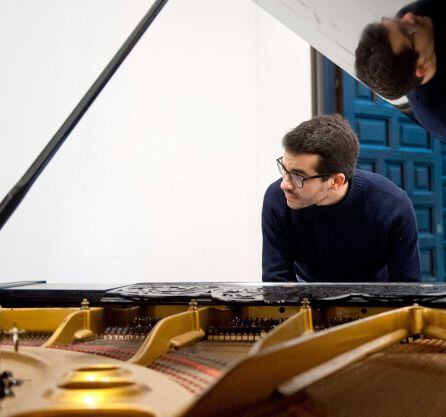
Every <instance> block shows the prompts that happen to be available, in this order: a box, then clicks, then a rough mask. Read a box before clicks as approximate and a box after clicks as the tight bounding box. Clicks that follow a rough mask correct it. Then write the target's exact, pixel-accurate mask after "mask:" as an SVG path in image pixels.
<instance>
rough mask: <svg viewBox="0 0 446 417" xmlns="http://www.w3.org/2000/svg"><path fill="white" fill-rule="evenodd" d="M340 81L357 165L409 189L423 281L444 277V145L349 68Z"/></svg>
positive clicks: (445, 177)
mask: <svg viewBox="0 0 446 417" xmlns="http://www.w3.org/2000/svg"><path fill="white" fill-rule="evenodd" d="M341 83H342V86H341V92H340V97H341V99H342V103H341V106H340V109H342V113H343V114H344V117H345V118H346V119H347V120H348V121H349V122H350V124H351V125H352V127H353V128H354V130H355V131H356V133H357V134H358V137H359V140H360V143H361V149H360V154H359V160H358V167H359V168H361V169H366V170H370V171H373V172H377V173H379V174H381V175H384V176H386V177H387V178H389V179H390V180H391V181H393V182H394V183H395V184H396V185H398V186H399V187H401V188H403V189H404V190H405V191H406V192H407V194H408V195H409V197H410V199H411V200H412V202H413V205H414V208H415V213H416V218H417V224H418V234H419V246H420V257H421V270H422V273H423V280H424V281H443V280H444V276H445V271H444V255H445V254H444V242H443V239H444V234H443V216H444V213H443V207H446V201H444V203H445V204H443V195H446V193H443V192H442V188H443V184H444V185H445V186H446V146H444V145H442V144H441V142H440V141H439V140H437V139H435V138H433V137H432V136H431V135H430V134H428V133H427V132H426V130H424V129H423V128H421V127H420V126H419V125H418V124H416V123H414V122H412V120H411V119H409V118H408V117H407V116H406V115H404V114H403V113H402V112H401V111H399V110H397V109H395V108H394V107H393V106H392V105H390V104H389V103H387V102H386V101H385V100H382V99H381V98H379V97H377V96H376V95H375V94H374V93H373V92H372V91H371V90H369V89H368V88H367V87H365V86H364V85H362V84H361V83H359V82H358V81H356V80H355V79H354V78H353V77H351V76H350V75H348V74H347V73H345V72H342V76H341ZM330 94H332V93H330ZM442 146H444V147H443V148H442ZM442 151H443V152H442ZM442 160H443V161H444V163H443V164H442V162H443V161H442ZM442 166H443V167H444V168H443V169H442Z"/></svg>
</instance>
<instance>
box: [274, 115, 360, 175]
mask: <svg viewBox="0 0 446 417" xmlns="http://www.w3.org/2000/svg"><path fill="white" fill-rule="evenodd" d="M282 146H283V148H284V149H285V151H286V152H289V153H291V154H301V153H307V154H317V155H319V156H320V160H319V165H318V166H317V167H316V170H317V171H318V174H321V175H322V174H328V175H327V179H328V176H329V175H331V174H338V173H343V174H344V175H345V177H346V181H349V180H350V178H351V177H352V175H353V170H354V168H355V165H356V160H357V158H358V152H359V142H358V137H357V136H356V134H355V132H353V129H352V128H351V127H350V125H349V123H348V122H347V120H345V119H344V118H343V117H342V116H341V115H339V114H331V115H322V116H316V117H313V118H312V119H310V120H307V121H306V122H303V123H301V124H300V125H299V126H297V127H296V128H294V129H293V130H291V131H289V132H288V133H287V134H286V135H285V136H284V138H283V140H282Z"/></svg>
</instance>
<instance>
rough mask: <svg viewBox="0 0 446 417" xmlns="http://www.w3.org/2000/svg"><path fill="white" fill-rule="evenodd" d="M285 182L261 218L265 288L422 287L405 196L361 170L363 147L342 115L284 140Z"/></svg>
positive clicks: (277, 185)
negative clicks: (307, 284) (304, 284)
mask: <svg viewBox="0 0 446 417" xmlns="http://www.w3.org/2000/svg"><path fill="white" fill-rule="evenodd" d="M282 145H283V148H284V154H283V156H282V157H281V158H279V159H278V160H277V164H278V167H279V171H280V172H281V174H282V179H280V180H278V181H276V182H274V183H273V184H271V185H270V186H269V188H268V189H267V191H266V193H265V198H264V201H263V211H262V232H263V281H279V282H280V281H292V282H295V281H296V280H299V281H300V280H303V281H312V282H316V281H317V282H373V281H419V280H420V279H421V272H420V259H419V252H418V234H417V228H416V221H415V215H414V210H413V206H412V203H411V201H410V200H409V198H408V197H407V195H406V193H405V192H404V191H403V190H401V189H400V188H398V187H397V186H396V185H394V184H393V183H392V182H391V181H389V180H388V179H386V178H385V177H383V176H381V175H378V174H375V173H372V172H367V171H361V170H359V169H355V168H354V167H355V164H356V160H357V157H358V149H359V144H358V139H357V137H356V135H355V133H354V132H353V130H352V129H351V127H350V126H349V124H348V123H347V121H345V120H344V119H343V118H342V117H341V116H340V115H324V116H318V117H315V118H313V119H311V120H309V121H306V122H303V123H301V124H300V125H299V126H297V127H296V128H295V129H293V130H291V131H290V132H289V133H287V134H286V135H285V137H284V138H283V141H282Z"/></svg>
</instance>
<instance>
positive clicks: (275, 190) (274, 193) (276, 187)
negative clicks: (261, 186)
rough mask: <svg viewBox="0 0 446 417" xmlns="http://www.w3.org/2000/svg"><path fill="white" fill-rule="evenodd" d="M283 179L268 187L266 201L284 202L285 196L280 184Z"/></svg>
mask: <svg viewBox="0 0 446 417" xmlns="http://www.w3.org/2000/svg"><path fill="white" fill-rule="evenodd" d="M281 182H282V179H281V178H279V179H278V180H277V181H274V182H273V183H272V184H270V185H269V186H268V188H267V189H266V191H265V200H268V201H274V200H284V199H285V197H284V194H283V191H282V189H281V188H280V183H281Z"/></svg>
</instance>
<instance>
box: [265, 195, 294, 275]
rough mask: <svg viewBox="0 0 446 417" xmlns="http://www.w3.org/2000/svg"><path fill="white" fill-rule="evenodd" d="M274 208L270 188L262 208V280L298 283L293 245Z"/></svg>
mask: <svg viewBox="0 0 446 417" xmlns="http://www.w3.org/2000/svg"><path fill="white" fill-rule="evenodd" d="M274 206H275V205H274V193H273V192H272V189H271V187H270V188H269V189H268V190H267V191H266V193H265V198H264V200H263V208H262V234H263V252H262V269H263V274H262V280H263V281H265V282H286V281H291V282H296V276H295V273H294V259H293V256H292V251H291V243H290V241H289V237H287V236H286V233H285V231H284V230H283V223H282V222H281V221H280V220H279V218H280V215H279V213H278V210H277V207H274Z"/></svg>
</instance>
